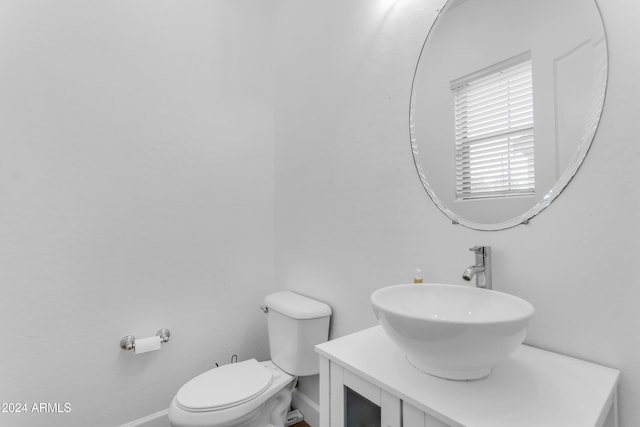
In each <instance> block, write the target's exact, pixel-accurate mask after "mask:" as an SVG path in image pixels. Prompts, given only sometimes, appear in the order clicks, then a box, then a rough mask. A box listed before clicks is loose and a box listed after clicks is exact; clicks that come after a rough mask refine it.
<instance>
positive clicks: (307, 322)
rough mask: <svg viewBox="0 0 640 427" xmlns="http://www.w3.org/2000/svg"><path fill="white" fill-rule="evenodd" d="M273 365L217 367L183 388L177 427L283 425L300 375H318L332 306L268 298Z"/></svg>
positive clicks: (172, 415) (283, 296) (173, 419)
mask: <svg viewBox="0 0 640 427" xmlns="http://www.w3.org/2000/svg"><path fill="white" fill-rule="evenodd" d="M264 304H265V307H266V308H263V309H264V310H265V311H266V313H267V319H268V320H267V327H268V332H269V349H270V351H271V359H272V360H271V361H267V362H257V361H256V360H255V359H250V360H246V361H244V362H239V363H233V364H229V365H224V366H221V367H219V368H214V369H211V370H209V371H207V372H204V373H203V374H200V375H198V376H197V377H195V378H193V379H192V380H190V381H189V382H187V383H186V384H185V385H183V386H182V387H181V388H180V390H178V393H177V394H176V396H175V397H174V398H173V401H172V402H171V406H170V407H169V421H170V423H171V425H172V426H173V427H283V426H284V420H285V417H286V414H287V411H288V410H289V405H290V404H291V392H292V391H293V388H294V387H295V385H296V379H297V377H298V376H304V375H314V374H317V373H318V357H317V355H316V354H315V351H314V347H315V345H316V344H320V343H322V342H325V341H326V340H327V338H328V335H329V317H330V316H331V308H330V307H329V306H328V305H326V304H324V303H322V302H319V301H316V300H313V299H311V298H307V297H305V296H302V295H299V294H296V293H293V292H290V291H284V292H277V293H275V294H271V295H268V296H267V297H266V298H265V299H264Z"/></svg>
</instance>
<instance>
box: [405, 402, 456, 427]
mask: <svg viewBox="0 0 640 427" xmlns="http://www.w3.org/2000/svg"><path fill="white" fill-rule="evenodd" d="M402 414H403V418H402V427H450V426H449V424H446V423H444V422H442V421H440V420H438V419H437V418H434V417H432V416H431V415H429V414H425V413H424V412H422V411H421V410H420V409H418V408H416V407H415V406H413V405H411V404H409V403H407V402H402Z"/></svg>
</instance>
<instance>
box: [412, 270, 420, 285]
mask: <svg viewBox="0 0 640 427" xmlns="http://www.w3.org/2000/svg"><path fill="white" fill-rule="evenodd" d="M413 283H422V270H420V269H419V268H416V277H414V278H413Z"/></svg>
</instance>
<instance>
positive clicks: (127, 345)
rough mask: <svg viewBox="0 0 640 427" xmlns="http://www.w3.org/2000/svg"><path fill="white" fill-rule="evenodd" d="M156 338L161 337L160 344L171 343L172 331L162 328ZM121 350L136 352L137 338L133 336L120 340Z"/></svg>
mask: <svg viewBox="0 0 640 427" xmlns="http://www.w3.org/2000/svg"><path fill="white" fill-rule="evenodd" d="M156 336H158V337H160V342H169V337H170V336H171V331H170V330H168V329H167V328H162V329H160V330H159V331H158V332H156ZM120 348H121V349H123V350H134V349H135V348H136V337H134V336H133V335H127V336H125V337H123V338H122V339H121V340H120Z"/></svg>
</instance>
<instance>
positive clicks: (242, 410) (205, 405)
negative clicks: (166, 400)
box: [169, 359, 296, 427]
mask: <svg viewBox="0 0 640 427" xmlns="http://www.w3.org/2000/svg"><path fill="white" fill-rule="evenodd" d="M295 385H296V377H294V376H293V375H289V374H287V373H286V372H284V371H283V370H281V369H280V368H278V367H277V366H276V365H275V364H274V363H273V362H271V361H266V362H257V361H256V360H255V359H251V360H247V361H244V362H239V363H234V364H230V365H225V366H222V367H220V368H215V369H211V370H210V371H207V372H204V373H202V374H200V375H198V376H197V377H195V378H193V379H192V380H191V381H189V382H187V383H186V384H185V385H183V386H182V387H181V388H180V390H179V391H178V393H177V394H176V396H175V397H174V398H173V401H172V402H171V406H170V407H169V419H170V421H171V425H172V426H173V427H212V426H215V427H254V426H256V427H257V426H261V427H264V426H270V427H271V426H273V427H283V426H284V419H285V417H286V414H287V411H288V410H289V405H290V404H291V392H292V390H293V388H294V387H295Z"/></svg>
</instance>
